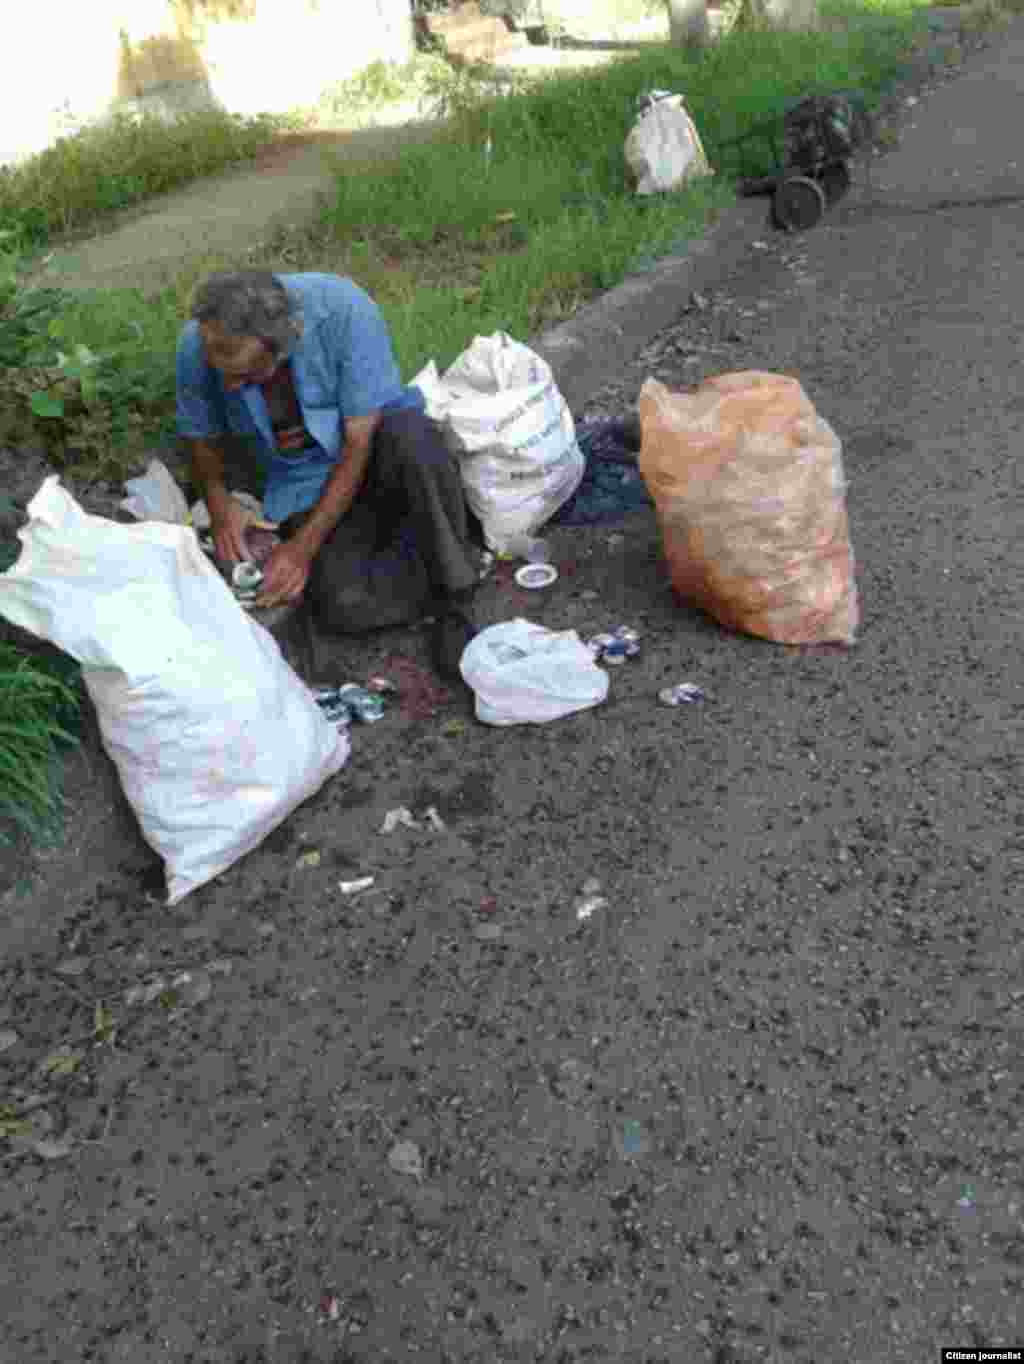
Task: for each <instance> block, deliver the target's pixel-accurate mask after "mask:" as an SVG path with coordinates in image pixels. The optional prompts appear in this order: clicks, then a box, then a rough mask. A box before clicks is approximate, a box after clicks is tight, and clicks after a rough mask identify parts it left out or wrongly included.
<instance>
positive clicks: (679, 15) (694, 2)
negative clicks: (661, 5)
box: [665, 0, 711, 47]
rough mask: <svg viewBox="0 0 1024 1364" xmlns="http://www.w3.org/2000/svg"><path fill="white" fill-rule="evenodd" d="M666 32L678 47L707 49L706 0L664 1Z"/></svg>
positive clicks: (708, 38) (708, 35)
mask: <svg viewBox="0 0 1024 1364" xmlns="http://www.w3.org/2000/svg"><path fill="white" fill-rule="evenodd" d="M665 8H666V9H667V10H668V30H669V34H670V36H671V39H672V41H673V43H675V44H676V45H677V46H678V47H707V45H708V43H709V42H710V41H711V27H710V25H709V23H708V6H707V0H665Z"/></svg>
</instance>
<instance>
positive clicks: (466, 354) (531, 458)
mask: <svg viewBox="0 0 1024 1364" xmlns="http://www.w3.org/2000/svg"><path fill="white" fill-rule="evenodd" d="M413 383H414V384H415V385H416V386H417V387H418V388H419V389H420V390H421V392H422V393H423V395H424V397H425V398H426V402H427V414H428V415H429V416H431V417H433V418H434V419H435V420H436V421H439V422H441V423H442V424H443V425H444V426H445V428H446V430H447V431H448V433H449V439H450V444H451V446H452V449H454V450H455V451H456V453H457V454H458V455H459V458H460V464H461V468H462V480H463V484H464V486H465V490H466V501H467V502H468V503H469V505H470V507H471V508H472V510H473V511H474V512H475V513H476V515H477V516H478V517H479V518H480V521H481V524H482V525H483V528H484V537H485V539H486V541H487V544H488V546H489V548H490V549H492V550H496V551H498V552H501V551H502V550H504V549H506V548H508V546H509V545H510V544H511V543H512V541H514V540H516V539H517V538H519V537H521V536H523V535H532V534H533V533H534V532H535V531H537V530H539V529H540V527H541V526H543V525H544V524H545V522H547V521H549V520H550V519H551V517H552V516H554V514H555V512H556V511H557V510H558V509H559V507H561V506H562V504H563V503H564V502H567V501H568V500H569V498H570V497H571V496H572V495H573V493H574V492H575V491H576V489H577V488H578V487H579V483H580V480H581V479H582V477H583V470H584V466H585V463H586V461H585V459H584V457H583V452H582V451H581V450H580V448H579V446H578V445H577V444H576V428H575V425H574V423H573V419H572V413H571V412H570V411H569V406H568V404H567V403H566V401H565V399H564V398H563V397H562V395H561V393H560V392H559V391H558V387H557V385H556V384H555V380H554V376H553V375H552V373H551V367H550V366H549V365H548V364H547V363H546V361H544V360H542V359H541V357H540V356H539V355H537V354H536V353H535V352H534V351H532V350H531V349H530V348H529V346H524V345H523V344H522V343H521V342H519V341H515V340H513V339H512V337H511V336H509V335H507V333H505V332H495V333H494V335H493V336H478V337H476V339H475V340H474V341H473V344H472V345H471V346H470V347H469V348H468V349H467V350H465V351H463V353H462V354H461V355H460V356H459V358H458V359H457V360H456V361H455V363H454V364H453V365H452V366H451V368H450V369H448V370H446V371H445V373H444V375H443V376H439V375H438V372H437V367H436V365H435V364H434V363H433V361H431V363H430V364H429V365H428V366H427V367H426V368H425V369H424V370H423V371H422V372H421V373H420V374H418V375H417V376H416V378H415V379H414V380H413Z"/></svg>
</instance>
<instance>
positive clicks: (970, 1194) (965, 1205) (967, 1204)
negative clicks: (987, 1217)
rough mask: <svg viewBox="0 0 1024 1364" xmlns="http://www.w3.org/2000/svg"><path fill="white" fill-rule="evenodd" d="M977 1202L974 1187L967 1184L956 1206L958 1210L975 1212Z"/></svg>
mask: <svg viewBox="0 0 1024 1364" xmlns="http://www.w3.org/2000/svg"><path fill="white" fill-rule="evenodd" d="M977 1201H978V1195H977V1190H976V1189H975V1187H974V1185H973V1184H965V1185H964V1187H963V1189H962V1190H961V1191H960V1197H959V1198H958V1199H957V1200H956V1205H957V1207H958V1208H961V1209H963V1211H964V1212H973V1211H974V1209H975V1207H976V1206H977Z"/></svg>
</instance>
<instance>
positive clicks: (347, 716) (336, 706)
mask: <svg viewBox="0 0 1024 1364" xmlns="http://www.w3.org/2000/svg"><path fill="white" fill-rule="evenodd" d="M373 680H374V681H375V682H383V683H384V684H385V686H384V687H373V688H371V687H360V686H358V685H357V683H355V682H345V683H343V684H342V685H341V686H340V687H317V688H316V689H315V690H314V692H313V699H314V701H315V702H316V703H317V705H318V706H319V707H320V709H321V710H322V711H323V713H324V718H325V719H327V720H330V721H331V722H332V724H336V725H341V726H344V725H348V724H350V723H351V722H352V721H353V720H358V721H360V722H361V723H362V724H364V725H372V724H375V723H376V721H378V720H383V718H384V716H385V714H386V713H387V710H386V707H385V705H384V691H385V690H388V691H397V690H398V688H397V687H395V686H394V685H393V684H392V683H390V682H388V681H387V679H386V678H374V679H373Z"/></svg>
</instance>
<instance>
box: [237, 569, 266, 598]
mask: <svg viewBox="0 0 1024 1364" xmlns="http://www.w3.org/2000/svg"><path fill="white" fill-rule="evenodd" d="M262 583H263V569H262V568H260V566H259V564H254V563H249V562H247V563H241V564H235V566H234V568H233V569H232V570H231V586H232V587H233V588H234V589H235V592H236V594H237V595H243V594H244V595H247V596H248V595H252V594H253V593H255V592H256V591H257V589H258V588H259V587H260V586H261V585H262Z"/></svg>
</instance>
